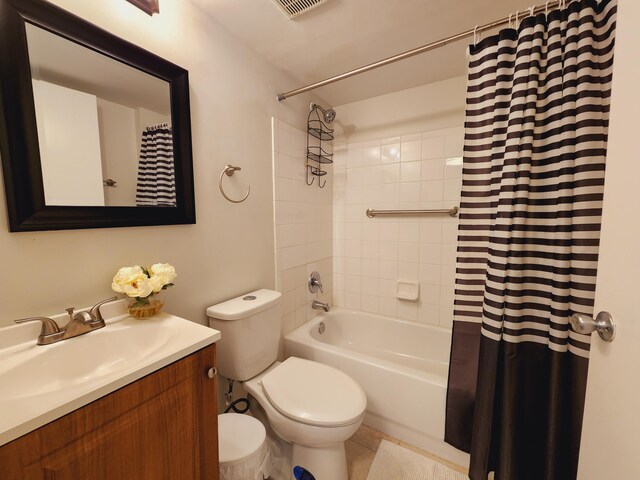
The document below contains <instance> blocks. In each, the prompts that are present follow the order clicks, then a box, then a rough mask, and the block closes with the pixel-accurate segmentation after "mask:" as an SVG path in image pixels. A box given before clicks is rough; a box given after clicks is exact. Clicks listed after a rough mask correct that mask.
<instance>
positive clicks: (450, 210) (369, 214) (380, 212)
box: [367, 207, 459, 218]
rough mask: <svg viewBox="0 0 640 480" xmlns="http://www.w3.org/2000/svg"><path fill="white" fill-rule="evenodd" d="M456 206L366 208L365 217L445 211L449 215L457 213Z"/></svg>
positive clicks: (441, 212) (429, 213) (439, 212)
mask: <svg viewBox="0 0 640 480" xmlns="http://www.w3.org/2000/svg"><path fill="white" fill-rule="evenodd" d="M458 210H459V208H458V207H451V208H436V209H431V210H374V209H373V208H368V209H367V217H369V218H373V217H375V216H377V215H432V214H443V213H446V214H447V215H449V216H450V217H455V216H457V215H458Z"/></svg>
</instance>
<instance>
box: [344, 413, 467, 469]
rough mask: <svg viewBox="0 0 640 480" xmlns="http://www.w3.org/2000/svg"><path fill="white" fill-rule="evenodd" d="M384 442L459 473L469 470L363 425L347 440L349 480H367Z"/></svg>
mask: <svg viewBox="0 0 640 480" xmlns="http://www.w3.org/2000/svg"><path fill="white" fill-rule="evenodd" d="M382 440H387V441H388V442H391V443H395V444H397V445H400V446H402V447H404V448H407V449H409V450H411V451H413V452H416V453H418V454H420V455H424V456H425V457H428V458H431V459H433V460H435V461H437V462H440V463H442V464H444V465H446V466H448V467H449V468H452V469H453V470H456V471H458V472H462V473H467V470H466V469H464V468H463V467H461V466H459V465H455V464H453V463H450V462H448V461H446V460H444V459H442V458H439V457H436V456H435V455H432V454H430V453H429V452H425V451H424V450H421V449H419V448H418V447H414V446H413V445H410V444H408V443H405V442H403V441H401V440H398V439H397V438H394V437H391V436H390V435H387V434H386V433H382V432H379V431H378V430H374V429H373V428H371V427H367V426H365V425H362V426H361V427H360V429H359V430H358V431H357V432H356V434H355V435H354V436H353V437H351V438H350V439H349V440H347V442H346V444H345V447H346V450H347V467H348V470H349V480H366V478H367V474H368V473H369V467H371V462H373V459H374V457H375V456H376V452H377V451H378V447H380V442H382Z"/></svg>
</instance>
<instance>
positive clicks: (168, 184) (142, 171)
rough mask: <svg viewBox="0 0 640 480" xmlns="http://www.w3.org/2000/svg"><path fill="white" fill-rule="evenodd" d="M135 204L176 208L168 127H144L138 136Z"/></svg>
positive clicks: (170, 134) (171, 138) (174, 181)
mask: <svg viewBox="0 0 640 480" xmlns="http://www.w3.org/2000/svg"><path fill="white" fill-rule="evenodd" d="M136 204H137V205H139V206H158V207H175V206H176V179H175V169H174V159H173V136H172V133H171V128H170V127H169V125H167V124H166V123H165V124H162V125H157V126H155V127H147V128H146V130H145V131H143V132H142V145H141V146H140V162H139V163H138V184H137V190H136Z"/></svg>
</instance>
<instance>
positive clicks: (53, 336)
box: [14, 297, 118, 345]
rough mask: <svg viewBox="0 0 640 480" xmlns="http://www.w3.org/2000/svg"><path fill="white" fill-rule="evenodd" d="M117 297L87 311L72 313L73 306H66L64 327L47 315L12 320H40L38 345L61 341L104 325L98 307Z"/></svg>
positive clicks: (111, 300) (24, 321)
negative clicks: (66, 315)
mask: <svg viewBox="0 0 640 480" xmlns="http://www.w3.org/2000/svg"><path fill="white" fill-rule="evenodd" d="M117 299H118V297H111V298H108V299H106V300H102V301H101V302H98V303H96V304H95V305H94V306H93V307H91V309H90V310H89V311H88V312H87V311H84V310H83V311H80V312H75V313H74V310H75V308H74V307H70V308H67V313H68V314H69V321H68V322H67V324H66V325H65V326H64V328H60V327H59V326H58V324H57V323H56V321H55V320H53V319H51V318H49V317H29V318H21V319H19V320H14V322H15V323H26V322H42V329H41V330H40V335H38V345H51V344H52V343H57V342H61V341H62V340H67V339H69V338H73V337H77V336H78V335H84V334H85V333H89V332H92V331H94V330H97V329H99V328H102V327H104V326H105V325H106V324H105V322H104V318H102V314H101V313H100V307H101V306H102V305H104V304H105V303H108V302H113V301H114V300H117Z"/></svg>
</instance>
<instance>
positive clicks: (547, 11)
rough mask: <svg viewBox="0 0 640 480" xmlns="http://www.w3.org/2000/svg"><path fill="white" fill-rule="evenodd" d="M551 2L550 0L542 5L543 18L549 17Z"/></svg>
mask: <svg viewBox="0 0 640 480" xmlns="http://www.w3.org/2000/svg"><path fill="white" fill-rule="evenodd" d="M550 2H551V0H547V3H545V4H544V16H545V17H546V16H548V15H549V3H550Z"/></svg>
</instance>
